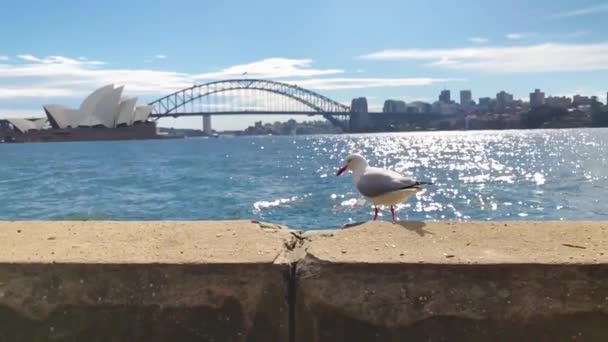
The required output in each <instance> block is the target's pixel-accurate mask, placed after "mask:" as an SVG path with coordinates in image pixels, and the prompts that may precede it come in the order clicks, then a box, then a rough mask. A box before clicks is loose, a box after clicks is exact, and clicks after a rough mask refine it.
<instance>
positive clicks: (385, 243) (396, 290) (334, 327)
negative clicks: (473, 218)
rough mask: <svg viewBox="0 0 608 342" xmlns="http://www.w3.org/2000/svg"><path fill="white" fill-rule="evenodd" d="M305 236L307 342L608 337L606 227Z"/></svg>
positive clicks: (302, 328)
mask: <svg viewBox="0 0 608 342" xmlns="http://www.w3.org/2000/svg"><path fill="white" fill-rule="evenodd" d="M304 237H305V238H306V243H305V245H304V248H305V250H306V253H305V254H304V256H303V257H301V258H300V259H299V260H298V266H297V281H298V285H297V296H296V298H297V301H296V305H297V317H298V320H297V333H296V336H298V340H299V341H353V340H365V341H402V340H421V341H428V340H433V341H437V340H438V341H442V340H443V341H457V340H466V341H471V340H477V341H488V340H526V341H542V340H545V341H560V340H572V339H576V340H579V339H580V340H585V341H590V340H597V341H601V340H606V339H607V338H608V328H606V327H608V256H606V254H605V252H606V251H608V249H607V247H608V239H607V238H608V224H605V223H592V222H576V223H575V222H546V223H538V222H536V223H532V222H519V223H516V222H501V223H422V222H410V223H404V224H401V225H392V224H389V223H378V224H364V225H361V226H357V227H353V228H350V229H346V230H341V231H338V232H326V233H325V234H324V235H319V233H315V232H309V233H305V234H304Z"/></svg>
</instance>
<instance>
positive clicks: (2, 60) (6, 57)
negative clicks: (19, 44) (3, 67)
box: [0, 55, 10, 62]
mask: <svg viewBox="0 0 608 342" xmlns="http://www.w3.org/2000/svg"><path fill="white" fill-rule="evenodd" d="M9 59H10V58H8V56H2V55H0V62H4V61H8V60H9Z"/></svg>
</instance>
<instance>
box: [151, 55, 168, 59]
mask: <svg viewBox="0 0 608 342" xmlns="http://www.w3.org/2000/svg"><path fill="white" fill-rule="evenodd" d="M154 58H156V59H167V56H166V55H155V56H154Z"/></svg>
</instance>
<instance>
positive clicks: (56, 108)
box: [43, 105, 81, 128]
mask: <svg viewBox="0 0 608 342" xmlns="http://www.w3.org/2000/svg"><path fill="white" fill-rule="evenodd" d="M43 108H44V111H45V112H46V115H47V116H48V118H49V121H51V123H54V126H56V128H68V127H72V128H74V127H78V122H79V121H80V118H81V115H80V112H79V111H78V110H75V109H70V108H66V107H64V106H62V105H46V106H44V107H43Z"/></svg>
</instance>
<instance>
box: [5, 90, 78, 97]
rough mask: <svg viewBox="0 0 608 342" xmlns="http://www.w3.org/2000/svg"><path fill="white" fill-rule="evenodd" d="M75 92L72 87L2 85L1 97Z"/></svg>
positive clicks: (39, 95)
mask: <svg viewBox="0 0 608 342" xmlns="http://www.w3.org/2000/svg"><path fill="white" fill-rule="evenodd" d="M75 94H76V93H75V92H74V91H72V90H71V89H62V88H32V87H12V88H3V87H0V99H6V98H16V97H68V96H72V95H75Z"/></svg>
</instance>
